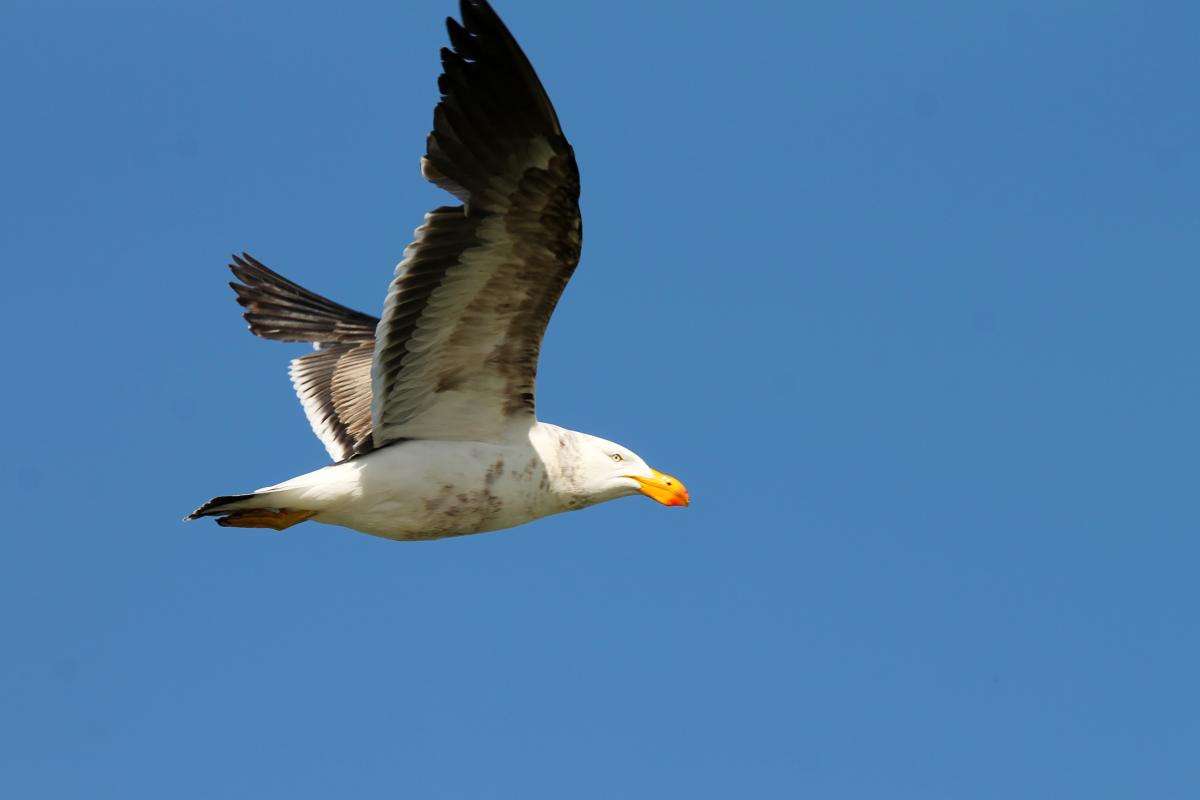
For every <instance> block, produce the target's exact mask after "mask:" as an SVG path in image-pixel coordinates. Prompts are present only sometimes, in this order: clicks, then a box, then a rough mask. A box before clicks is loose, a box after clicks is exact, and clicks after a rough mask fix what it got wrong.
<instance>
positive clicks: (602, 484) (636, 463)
mask: <svg viewBox="0 0 1200 800" xmlns="http://www.w3.org/2000/svg"><path fill="white" fill-rule="evenodd" d="M580 439H581V440H582V441H581V442H580V446H579V457H580V460H581V461H582V466H583V469H582V470H581V473H582V476H583V478H582V481H581V482H582V483H583V486H582V488H583V490H584V491H585V492H586V493H587V494H588V495H589V496H590V497H592V498H595V500H596V501H597V502H600V501H603V500H611V499H614V498H617V497H624V496H626V495H631V494H636V493H638V492H640V493H642V494H644V495H646V496H647V497H649V498H650V499H651V500H656V501H657V502H659V503H662V504H663V505H664V506H686V505H688V503H689V502H690V499H689V498H688V492H687V489H686V488H684V485H683V484H682V483H680V482H679V480H678V479H676V478H673V477H671V476H670V475H666V474H664V473H662V472H659V471H658V470H656V469H653V468H652V467H650V466H649V465H648V464H647V463H646V462H645V461H644V460H642V457H641V456H639V455H638V454H637V453H635V452H633V451H632V450H630V449H629V448H628V447H623V446H622V445H619V444H617V443H616V442H610V441H608V440H606V439H601V438H600V437H598V436H589V435H587V434H580Z"/></svg>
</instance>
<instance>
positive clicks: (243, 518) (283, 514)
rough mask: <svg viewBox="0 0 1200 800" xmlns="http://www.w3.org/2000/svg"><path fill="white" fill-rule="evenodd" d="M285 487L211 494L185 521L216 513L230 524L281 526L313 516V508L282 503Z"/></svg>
mask: <svg viewBox="0 0 1200 800" xmlns="http://www.w3.org/2000/svg"><path fill="white" fill-rule="evenodd" d="M286 494H287V492H286V490H275V489H265V490H262V491H258V492H251V493H250V494H227V495H222V496H221V497H214V498H213V499H212V500H209V501H208V502H207V503H205V504H204V505H202V506H200V507H199V508H197V509H196V510H195V511H193V512H192V513H191V514H188V515H187V516H186V517H184V520H185V521H189V520H193V519H200V518H201V517H217V524H218V525H222V526H225V527H227V528H228V527H232V528H274V529H275V530H277V531H281V530H283V529H284V528H290V527H291V526H293V525H295V524H297V523H300V522H304V521H305V520H306V519H310V518H312V517H314V516H316V514H317V512H316V511H311V510H301V509H291V508H285V507H283V504H284V502H285V501H286V498H285V497H283V496H281V495H286Z"/></svg>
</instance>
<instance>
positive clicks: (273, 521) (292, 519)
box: [217, 508, 317, 531]
mask: <svg viewBox="0 0 1200 800" xmlns="http://www.w3.org/2000/svg"><path fill="white" fill-rule="evenodd" d="M316 515H317V512H315V511H288V510H287V509H273V508H252V509H249V510H247V511H235V512H233V513H232V514H230V515H229V516H227V517H221V518H220V519H219V520H217V524H218V525H224V526H225V527H226V528H274V529H275V530H277V531H281V530H283V529H284V528H290V527H292V526H293V525H297V524H299V523H301V522H304V520H306V519H311V518H312V517H315V516H316Z"/></svg>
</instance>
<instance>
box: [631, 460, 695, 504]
mask: <svg viewBox="0 0 1200 800" xmlns="http://www.w3.org/2000/svg"><path fill="white" fill-rule="evenodd" d="M626 477H629V478H633V479H634V480H635V481H637V482H638V483H639V484H641V486H640V487H639V488H638V491H639V492H641V493H642V494H644V495H646V497H649V498H650V499H651V500H657V501H658V502H660V503H662V504H663V505H664V506H686V505H687V504H688V503H689V502H691V499H690V498H689V497H688V492H687V489H686V488H684V485H683V484H682V483H680V482H679V481H678V480H677V479H676V478H672V477H671V476H670V475H664V474H663V473H661V472H659V471H658V470H656V469H652V470H650V477H649V478H647V477H645V476H643V475H628V476H626Z"/></svg>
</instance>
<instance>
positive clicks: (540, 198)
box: [371, 0, 582, 447]
mask: <svg viewBox="0 0 1200 800" xmlns="http://www.w3.org/2000/svg"><path fill="white" fill-rule="evenodd" d="M447 28H448V30H449V33H450V41H451V44H452V45H453V50H450V49H443V50H442V66H443V73H442V75H441V77H440V78H439V79H438V87H439V88H440V89H441V93H442V98H441V101H440V102H439V103H438V105H437V108H436V109H435V110H434V124H433V131H432V133H430V135H429V140H428V143H427V151H426V155H425V158H424V159H423V160H422V163H421V171H422V174H423V175H424V176H425V178H426V179H428V180H430V181H432V182H433V183H435V184H437V185H438V186H441V187H442V188H444V189H446V190H447V191H449V192H451V193H452V194H454V195H455V196H456V197H457V198H458V199H459V200H461V201H462V202H463V205H461V206H455V207H443V208H438V209H435V210H434V211H432V212H430V213H429V214H427V215H426V217H425V224H424V225H422V226H421V227H420V228H418V229H417V232H416V240H415V241H414V242H413V243H412V244H411V245H410V246H409V247H408V248H407V249H406V250H405V255H404V260H403V261H402V262H401V263H400V265H399V266H398V267H397V268H396V277H395V279H394V280H393V281H392V285H391V287H390V289H389V290H388V296H387V302H386V304H385V307H384V312H383V319H382V320H381V321H380V323H379V327H378V328H377V331H376V338H377V343H376V346H375V352H374V361H373V364H372V367H371V381H372V390H373V394H372V401H371V419H372V424H373V430H374V437H373V444H374V446H375V447H380V446H382V445H385V444H387V443H389V442H393V441H396V440H399V439H411V438H426V439H430V438H436V439H479V440H488V439H495V438H498V437H502V436H503V435H504V433H505V431H506V430H509V429H510V427H511V426H512V425H513V424H514V422H515V421H518V420H520V419H527V418H532V416H533V414H534V384H535V379H536V372H537V359H538V352H539V350H540V348H541V341H542V335H543V333H544V332H545V330H546V324H547V323H548V322H549V320H550V315H551V314H552V313H553V311H554V306H555V304H556V303H557V302H558V298H559V295H561V294H562V291H563V288H564V287H565V286H566V284H567V281H568V280H569V279H570V277H571V273H572V272H573V271H574V270H575V265H576V264H577V263H578V261H579V250H580V246H581V243H582V224H581V221H580V216H579V202H578V201H579V172H578V169H577V168H576V165H575V157H574V153H573V151H572V150H571V146H570V144H568V143H567V140H566V138H565V137H564V136H563V134H562V129H561V128H560V127H559V124H558V117H557V116H556V115H555V112H554V108H553V106H552V105H551V104H550V99H549V98H548V97H547V96H546V92H545V90H544V89H543V88H542V85H541V82H540V81H539V80H538V77H537V75H536V74H535V73H534V71H533V68H532V67H531V66H530V64H529V61H528V60H527V59H526V58H525V55H524V54H523V53H522V52H521V49H520V47H518V46H517V43H516V41H515V40H514V39H513V37H512V35H511V34H510V33H509V32H508V29H507V28H506V27H505V26H504V23H503V22H501V21H500V18H499V17H498V16H496V13H495V12H494V11H493V10H492V9H491V7H490V6H489V5H488V4H487V3H486V2H484V0H464V1H463V2H462V24H459V23H458V22H456V21H454V20H453V19H449V20H447Z"/></svg>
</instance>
